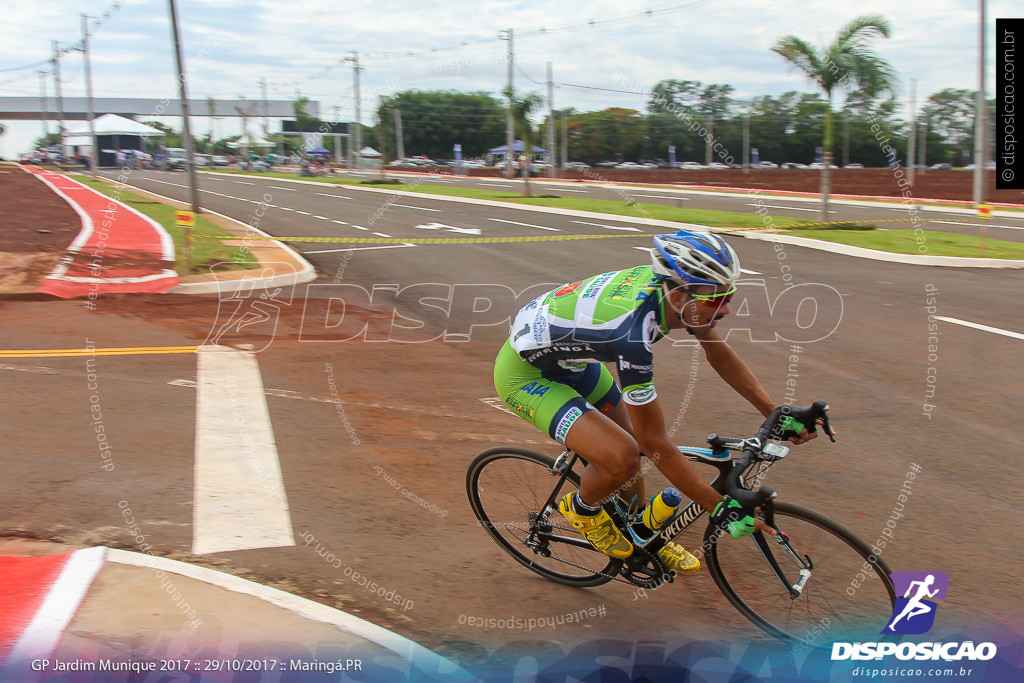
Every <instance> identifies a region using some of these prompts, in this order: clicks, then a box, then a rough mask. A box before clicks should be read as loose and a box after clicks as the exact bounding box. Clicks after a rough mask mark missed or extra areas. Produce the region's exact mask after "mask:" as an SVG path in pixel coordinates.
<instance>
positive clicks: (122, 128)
mask: <svg viewBox="0 0 1024 683" xmlns="http://www.w3.org/2000/svg"><path fill="white" fill-rule="evenodd" d="M92 125H93V128H95V130H96V135H138V136H140V137H144V138H152V137H159V136H161V135H163V134H164V132H163V131H162V130H160V129H159V128H153V127H152V126H147V125H146V124H144V123H139V122H138V121H132V120H131V119H126V118H125V117H123V116H118V115H117V114H104V115H103V116H97V117H96V118H94V119H93V120H92ZM69 136H70V137H74V138H79V137H81V138H83V140H82V142H75V141H71V140H69V139H68V137H69ZM89 140H90V138H89V125H88V124H85V125H83V126H82V127H81V128H79V127H77V126H76V127H75V129H74V130H70V131H68V136H66V137H65V138H64V142H65V143H66V144H70V145H83V144H84V145H87V144H89Z"/></svg>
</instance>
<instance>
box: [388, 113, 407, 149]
mask: <svg viewBox="0 0 1024 683" xmlns="http://www.w3.org/2000/svg"><path fill="white" fill-rule="evenodd" d="M391 111H393V112H394V114H395V154H396V155H397V156H395V158H396V159H404V158H405V137H404V136H403V135H402V110H401V109H392V110H391Z"/></svg>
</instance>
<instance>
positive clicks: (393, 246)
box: [302, 242, 416, 254]
mask: <svg viewBox="0 0 1024 683" xmlns="http://www.w3.org/2000/svg"><path fill="white" fill-rule="evenodd" d="M415 246H416V245H415V244H409V243H408V242H406V243H404V244H382V245H380V246H377V247H345V248H344V249H323V250H321V251H304V252H302V253H303V254H337V253H340V252H343V251H370V250H372V249H400V248H402V247H415Z"/></svg>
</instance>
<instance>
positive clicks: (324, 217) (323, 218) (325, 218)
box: [313, 216, 331, 221]
mask: <svg viewBox="0 0 1024 683" xmlns="http://www.w3.org/2000/svg"><path fill="white" fill-rule="evenodd" d="M313 218H319V219H320V220H322V221H329V220H331V219H330V218H328V217H327V216H313Z"/></svg>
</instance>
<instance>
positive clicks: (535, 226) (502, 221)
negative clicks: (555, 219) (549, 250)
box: [487, 218, 562, 232]
mask: <svg viewBox="0 0 1024 683" xmlns="http://www.w3.org/2000/svg"><path fill="white" fill-rule="evenodd" d="M487 220H489V221H498V222H499V223H511V224H512V225H525V226H526V227H528V228H537V229H538V230H551V231H552V232H562V231H561V230H559V229H558V228H549V227H547V226H544V225H533V224H532V223H520V222H519V221H507V220H505V219H504V218H488V219H487Z"/></svg>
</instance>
